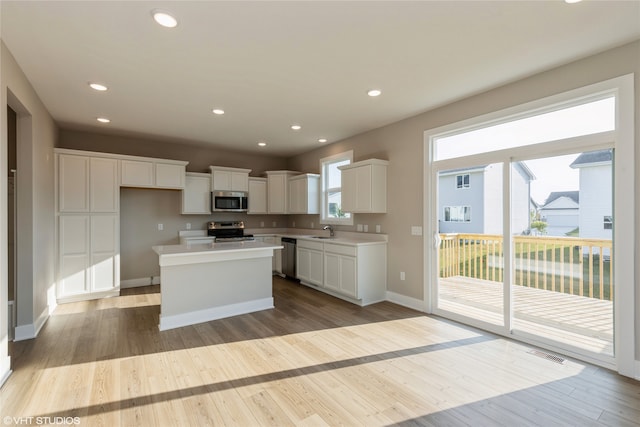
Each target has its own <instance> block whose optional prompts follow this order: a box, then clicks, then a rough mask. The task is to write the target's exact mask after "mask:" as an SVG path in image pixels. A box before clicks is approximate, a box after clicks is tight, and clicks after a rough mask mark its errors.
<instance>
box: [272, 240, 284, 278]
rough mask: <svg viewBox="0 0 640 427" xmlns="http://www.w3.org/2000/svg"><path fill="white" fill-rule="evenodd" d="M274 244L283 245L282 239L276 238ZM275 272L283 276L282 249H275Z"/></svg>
mask: <svg viewBox="0 0 640 427" xmlns="http://www.w3.org/2000/svg"><path fill="white" fill-rule="evenodd" d="M274 244H276V245H282V239H281V238H280V237H275V238H274ZM273 271H275V272H276V273H279V274H282V249H275V250H274V251H273Z"/></svg>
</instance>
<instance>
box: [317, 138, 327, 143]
mask: <svg viewBox="0 0 640 427" xmlns="http://www.w3.org/2000/svg"><path fill="white" fill-rule="evenodd" d="M318 142H322V143H325V142H327V138H320V139H319V140H318Z"/></svg>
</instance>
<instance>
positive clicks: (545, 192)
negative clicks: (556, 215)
mask: <svg viewBox="0 0 640 427" xmlns="http://www.w3.org/2000/svg"><path fill="white" fill-rule="evenodd" d="M578 155H579V154H570V155H568V156H558V157H548V158H545V159H536V160H527V161H526V162H524V163H525V164H526V165H527V167H528V168H529V169H530V170H531V172H533V174H534V175H535V176H536V179H535V180H534V181H532V182H531V198H532V199H533V200H535V201H536V202H537V203H539V204H543V203H544V201H545V200H546V199H547V197H548V196H549V193H551V192H552V191H577V190H578V189H579V187H580V172H579V169H572V168H570V167H569V165H570V164H571V163H572V162H573V161H574V160H575V159H576V157H578Z"/></svg>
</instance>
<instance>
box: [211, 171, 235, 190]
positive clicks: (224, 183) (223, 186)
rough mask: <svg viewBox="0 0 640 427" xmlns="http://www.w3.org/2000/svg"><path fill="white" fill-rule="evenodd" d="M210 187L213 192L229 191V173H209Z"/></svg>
mask: <svg viewBox="0 0 640 427" xmlns="http://www.w3.org/2000/svg"><path fill="white" fill-rule="evenodd" d="M211 179H212V180H213V181H212V187H211V189H212V190H214V191H217V190H221V191H231V172H229V171H218V170H214V171H212V173H211Z"/></svg>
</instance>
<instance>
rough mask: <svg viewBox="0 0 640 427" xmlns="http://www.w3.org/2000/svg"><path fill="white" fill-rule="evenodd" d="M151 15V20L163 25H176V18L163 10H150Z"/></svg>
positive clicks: (170, 26)
mask: <svg viewBox="0 0 640 427" xmlns="http://www.w3.org/2000/svg"><path fill="white" fill-rule="evenodd" d="M151 15H152V16H153V20H154V21H156V22H157V23H158V24H160V25H162V26H163V27H167V28H174V27H175V26H177V25H178V20H177V19H176V18H174V17H173V16H171V14H170V13H169V12H166V11H164V10H158V9H156V10H152V11H151Z"/></svg>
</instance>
